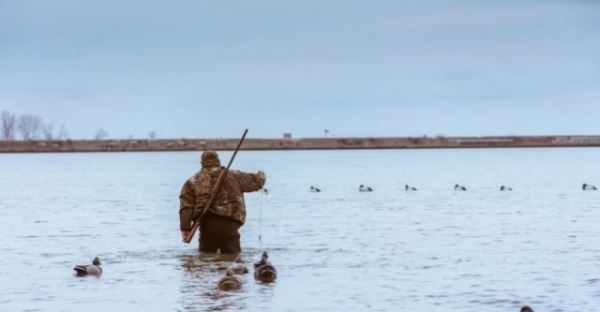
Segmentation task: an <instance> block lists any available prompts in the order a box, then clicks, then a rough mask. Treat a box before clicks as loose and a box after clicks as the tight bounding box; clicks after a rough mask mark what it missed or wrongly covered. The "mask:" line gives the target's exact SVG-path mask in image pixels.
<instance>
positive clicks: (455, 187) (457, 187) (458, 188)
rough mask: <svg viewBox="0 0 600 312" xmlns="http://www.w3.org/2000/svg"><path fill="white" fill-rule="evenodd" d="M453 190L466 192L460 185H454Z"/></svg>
mask: <svg viewBox="0 0 600 312" xmlns="http://www.w3.org/2000/svg"><path fill="white" fill-rule="evenodd" d="M454 190H455V191H466V190H467V188H466V187H464V186H462V185H458V184H454Z"/></svg>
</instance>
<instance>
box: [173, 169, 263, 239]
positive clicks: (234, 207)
mask: <svg viewBox="0 0 600 312" xmlns="http://www.w3.org/2000/svg"><path fill="white" fill-rule="evenodd" d="M223 170H224V168H223V167H217V166H213V167H206V168H202V169H201V170H200V171H199V172H198V173H196V174H195V175H193V176H191V177H190V178H189V179H188V180H187V181H186V182H185V184H184V185H183V188H182V189H181V194H180V195H179V202H180V206H179V221H180V229H181V230H182V231H186V230H189V229H191V227H192V221H193V220H195V219H197V218H199V217H200V215H201V213H202V210H203V209H204V206H206V203H207V202H208V200H209V199H210V195H211V192H212V190H213V188H214V186H215V184H216V183H217V180H218V179H219V175H220V174H221V172H222V171H223ZM265 181H266V176H265V174H264V173H263V172H262V171H259V172H258V173H256V174H253V173H245V172H241V171H237V170H229V171H228V172H227V177H226V178H225V181H223V184H222V186H221V190H220V191H219V193H218V194H217V196H216V197H215V200H214V201H213V203H212V205H211V206H210V208H209V212H211V213H214V214H216V215H219V216H223V217H226V218H229V219H232V220H234V221H237V222H239V223H240V224H244V222H245V221H246V205H245V203H244V193H245V192H254V191H258V190H260V189H261V188H262V187H263V185H264V184H265Z"/></svg>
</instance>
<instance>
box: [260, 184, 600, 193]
mask: <svg viewBox="0 0 600 312" xmlns="http://www.w3.org/2000/svg"><path fill="white" fill-rule="evenodd" d="M581 189H582V190H584V191H596V190H598V189H597V188H596V187H595V186H594V185H591V184H587V183H583V184H582V185H581ZM404 190H405V191H407V192H416V191H418V189H417V188H416V187H414V186H410V185H408V184H405V185H404ZM454 190H455V191H466V190H467V187H466V186H464V185H460V184H454ZM512 190H513V189H512V187H510V186H506V185H501V186H500V191H501V192H508V191H512ZM310 191H311V192H312V193H320V192H321V189H320V188H319V187H317V186H314V185H311V186H310ZM358 191H359V192H373V191H374V189H373V188H372V187H370V186H366V185H364V184H361V185H360V186H359V187H358ZM263 192H264V193H265V194H268V193H269V190H267V189H263Z"/></svg>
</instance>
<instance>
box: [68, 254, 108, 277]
mask: <svg viewBox="0 0 600 312" xmlns="http://www.w3.org/2000/svg"><path fill="white" fill-rule="evenodd" d="M100 265H101V263H100V259H98V257H96V258H94V260H93V261H92V264H88V265H76V266H75V267H74V268H73V270H75V274H77V276H87V275H91V276H100V275H101V274H102V267H101V266H100Z"/></svg>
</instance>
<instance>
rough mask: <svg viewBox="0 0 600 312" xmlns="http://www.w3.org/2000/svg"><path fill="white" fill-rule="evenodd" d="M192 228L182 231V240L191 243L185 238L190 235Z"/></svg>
mask: <svg viewBox="0 0 600 312" xmlns="http://www.w3.org/2000/svg"><path fill="white" fill-rule="evenodd" d="M190 232H191V230H187V231H181V241H182V242H184V243H186V244H187V243H189V242H186V241H185V239H186V238H187V237H188V235H190Z"/></svg>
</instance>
